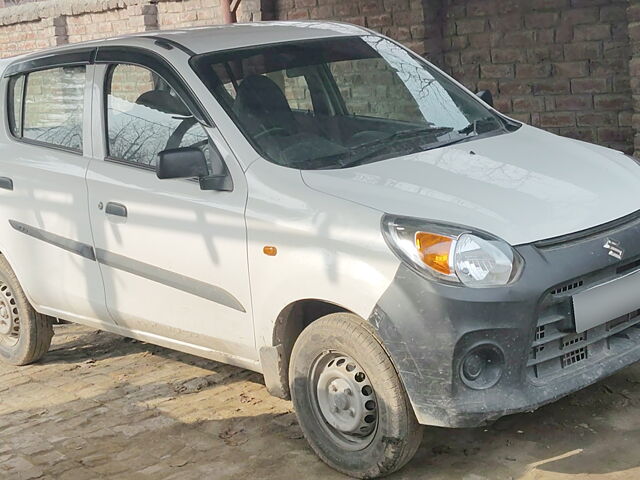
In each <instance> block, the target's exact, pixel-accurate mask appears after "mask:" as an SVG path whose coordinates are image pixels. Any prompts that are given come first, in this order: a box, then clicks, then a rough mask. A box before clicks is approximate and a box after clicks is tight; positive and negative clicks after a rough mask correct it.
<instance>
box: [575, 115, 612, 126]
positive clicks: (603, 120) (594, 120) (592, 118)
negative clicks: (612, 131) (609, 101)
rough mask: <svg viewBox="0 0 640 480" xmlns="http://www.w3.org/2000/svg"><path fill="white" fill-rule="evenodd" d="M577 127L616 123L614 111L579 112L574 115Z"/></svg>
mask: <svg viewBox="0 0 640 480" xmlns="http://www.w3.org/2000/svg"><path fill="white" fill-rule="evenodd" d="M576 119H577V122H578V126H579V127H593V126H596V127H597V126H608V125H615V124H616V114H615V113H614V112H579V113H578V114H577V115H576Z"/></svg>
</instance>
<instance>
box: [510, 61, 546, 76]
mask: <svg viewBox="0 0 640 480" xmlns="http://www.w3.org/2000/svg"><path fill="white" fill-rule="evenodd" d="M549 76H551V64H550V63H537V64H526V63H525V64H517V65H516V78H546V77H549Z"/></svg>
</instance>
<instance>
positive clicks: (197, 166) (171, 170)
mask: <svg viewBox="0 0 640 480" xmlns="http://www.w3.org/2000/svg"><path fill="white" fill-rule="evenodd" d="M208 174H209V169H208V168H207V159H206V158H205V157H204V153H202V150H200V149H198V148H193V147H186V148H172V149H169V150H163V151H162V152H160V153H159V154H158V163H156V175H157V176H158V178H161V179H166V178H193V177H198V178H199V177H206V176H207V175H208Z"/></svg>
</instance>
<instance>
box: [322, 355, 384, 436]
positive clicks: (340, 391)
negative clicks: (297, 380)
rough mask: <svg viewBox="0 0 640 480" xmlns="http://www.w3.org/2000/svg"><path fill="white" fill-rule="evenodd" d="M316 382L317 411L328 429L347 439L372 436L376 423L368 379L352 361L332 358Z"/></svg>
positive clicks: (375, 408) (372, 396)
mask: <svg viewBox="0 0 640 480" xmlns="http://www.w3.org/2000/svg"><path fill="white" fill-rule="evenodd" d="M317 378H318V380H317V384H316V393H317V399H318V407H319V410H320V413H321V414H322V416H323V417H324V420H325V421H326V423H328V424H329V426H331V427H332V428H333V429H335V430H337V432H339V433H340V434H342V435H345V436H349V437H358V438H362V437H367V436H369V435H370V434H371V433H373V431H374V430H375V426H376V422H377V405H376V400H375V395H374V392H373V388H372V387H371V383H370V382H369V380H368V377H367V376H366V375H365V373H364V371H363V370H362V368H361V367H360V366H359V365H358V364H357V363H356V362H355V361H354V360H353V359H351V358H349V357H346V356H339V357H335V358H333V359H332V360H330V361H329V362H327V363H326V366H325V367H324V368H322V369H321V371H320V374H319V376H318V377H317Z"/></svg>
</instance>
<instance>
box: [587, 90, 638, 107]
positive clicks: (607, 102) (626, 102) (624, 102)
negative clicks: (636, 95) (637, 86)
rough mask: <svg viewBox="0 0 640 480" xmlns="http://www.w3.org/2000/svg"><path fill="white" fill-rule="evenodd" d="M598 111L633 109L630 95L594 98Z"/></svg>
mask: <svg viewBox="0 0 640 480" xmlns="http://www.w3.org/2000/svg"><path fill="white" fill-rule="evenodd" d="M594 102H595V108H596V110H627V109H629V108H631V99H630V98H629V96H628V95H621V94H617V93H608V94H604V95H595V96H594Z"/></svg>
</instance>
